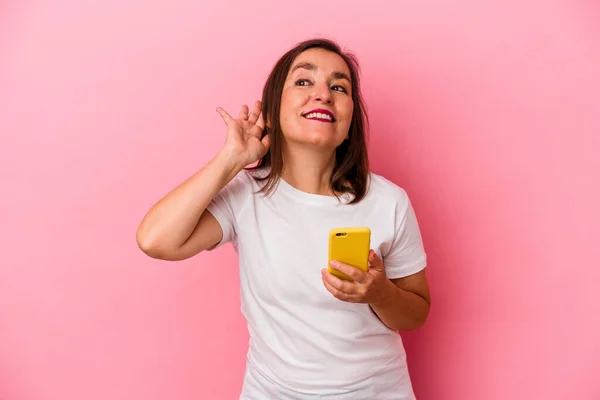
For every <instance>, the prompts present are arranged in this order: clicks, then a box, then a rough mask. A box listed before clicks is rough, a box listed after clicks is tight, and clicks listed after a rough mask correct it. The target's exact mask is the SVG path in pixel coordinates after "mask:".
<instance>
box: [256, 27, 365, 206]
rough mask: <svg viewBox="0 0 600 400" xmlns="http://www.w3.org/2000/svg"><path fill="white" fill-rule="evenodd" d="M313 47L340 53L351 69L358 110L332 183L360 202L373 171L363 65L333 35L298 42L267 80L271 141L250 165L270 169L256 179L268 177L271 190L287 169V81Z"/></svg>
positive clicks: (264, 105) (338, 155)
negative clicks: (282, 115) (283, 119)
mask: <svg viewBox="0 0 600 400" xmlns="http://www.w3.org/2000/svg"><path fill="white" fill-rule="evenodd" d="M312 48H320V49H324V50H327V51H330V52H332V53H335V54H338V55H339V56H340V57H342V59H343V60H344V61H345V62H346V64H347V65H348V69H349V70H350V79H351V80H352V82H351V83H352V85H351V86H352V100H353V102H354V111H353V114H352V121H351V123H350V128H349V130H348V140H344V142H343V143H342V144H340V145H339V146H338V147H337V149H336V157H335V165H334V168H333V173H332V174H331V181H330V184H331V189H332V190H333V192H334V193H336V195H337V193H349V194H351V195H352V196H353V199H352V200H351V201H350V202H349V204H354V203H358V202H359V201H361V200H362V199H363V197H364V196H365V194H366V192H367V184H368V175H369V159H368V155H367V145H366V132H367V127H368V117H367V114H366V107H365V104H364V102H363V100H362V96H361V92H360V86H359V76H358V73H359V71H360V68H359V65H358V61H357V59H356V57H355V56H354V55H353V54H352V53H350V52H347V51H346V52H345V51H342V49H341V48H340V46H339V45H338V44H337V43H335V42H334V41H332V40H329V39H311V40H306V41H304V42H301V43H298V44H297V45H296V46H295V47H294V48H292V49H291V50H289V51H288V52H287V53H285V54H284V55H283V56H282V57H281V58H280V59H279V60H278V61H277V63H276V64H275V66H274V67H273V70H272V71H271V74H270V75H269V77H268V79H267V81H266V83H265V86H264V89H263V95H262V113H263V115H264V116H265V120H267V119H269V122H270V123H269V124H268V126H266V127H265V129H264V131H263V137H264V136H265V135H267V134H269V135H270V142H271V144H270V146H269V150H268V152H267V154H266V155H265V156H264V157H262V158H261V159H260V160H259V161H258V163H257V164H256V165H255V166H253V167H249V168H247V169H249V170H258V169H263V168H269V169H270V171H269V173H268V175H266V176H263V177H255V179H259V180H260V179H266V180H267V183H266V184H265V186H264V187H263V188H262V189H261V190H260V192H265V193H269V192H271V191H272V190H273V188H274V186H275V185H276V184H277V181H278V180H279V178H280V176H281V171H282V169H283V146H282V144H283V134H282V131H281V125H280V121H279V110H280V106H281V94H282V91H283V85H284V83H285V80H286V78H287V75H288V72H289V70H290V68H291V67H292V63H293V62H294V60H295V59H296V57H298V55H300V53H302V52H303V51H305V50H308V49H312ZM266 116H268V118H267V117H266Z"/></svg>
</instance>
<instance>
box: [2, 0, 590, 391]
mask: <svg viewBox="0 0 600 400" xmlns="http://www.w3.org/2000/svg"><path fill="white" fill-rule="evenodd" d="M321 34H322V35H326V36H328V37H331V38H334V39H337V40H339V41H340V42H341V43H343V44H344V45H346V46H348V47H350V48H351V49H353V50H354V51H356V53H357V54H358V56H359V57H360V60H361V62H362V67H363V78H364V79H363V83H364V86H363V89H364V93H365V97H366V100H367V102H368V105H369V110H370V115H371V118H372V122H373V124H372V137H371V142H370V154H371V156H372V160H373V168H374V170H375V172H378V173H381V174H384V175H386V176H387V177H389V178H390V179H392V180H393V181H395V182H396V183H398V184H400V185H401V186H403V187H404V188H406V190H407V191H408V192H409V194H410V196H411V198H412V200H413V202H414V205H415V208H416V211H417V213H418V216H419V220H420V223H421V226H422V230H423V235H424V239H425V242H426V246H427V249H428V253H429V261H430V268H429V271H430V272H429V277H430V280H431V287H432V291H433V308H432V312H431V316H430V319H429V321H428V323H427V324H426V326H425V327H424V328H422V329H419V330H417V331H415V332H411V333H410V334H406V335H404V337H405V339H406V346H407V349H408V354H409V363H410V366H411V371H412V374H413V379H414V384H415V389H416V392H417V395H418V397H419V399H424V400H430V399H432V400H437V399H443V400H471V399H472V400H482V399H485V400H496V399H508V398H510V399H542V398H543V399H561V400H562V399H578V400H580V399H598V398H600V383H599V380H598V377H597V375H598V368H599V367H600V345H599V344H598V341H599V338H600V311H599V299H598V293H599V292H600V284H599V281H600V268H599V267H600V263H599V259H600V257H599V256H600V250H599V249H600V228H599V219H600V218H599V217H600V212H599V211H598V207H599V204H600V161H599V159H600V156H599V155H598V154H599V150H600V116H599V114H600V106H599V100H598V96H599V93H600V78H599V72H600V6H599V5H598V3H597V2H593V1H579V0H563V1H551V2H548V1H541V0H540V1H533V0H521V1H518V2H517V1H505V0H504V1H500V0H498V1H492V2H490V1H487V2H481V1H477V0H461V1H444V0H427V1H423V0H419V1H416V0H407V1H381V0H371V1H369V2H366V3H365V2H361V3H358V2H357V3H356V4H355V5H348V3H347V2H345V1H331V2H316V1H303V2H294V3H291V2H283V1H275V0H262V1H261V0H259V1H253V2H247V1H246V2H234V1H231V0H229V1H211V2H208V1H191V0H181V1H178V2H171V1H167V0H162V1H161V0H151V1H149V0H143V1H142V0H118V1H117V0H108V1H96V2H82V1H73V0H72V1H66V0H65V1H61V2H57V1H54V2H43V1H35V0H32V1H27V0H24V1H19V2H17V1H12V2H11V1H8V2H7V1H4V2H2V3H0V51H1V52H0V132H1V139H0V140H1V141H0V152H1V154H0V182H1V183H2V196H1V198H0V213H1V214H2V215H1V222H2V232H1V233H0V235H1V236H0V239H1V240H0V246H1V248H2V253H3V254H2V259H1V261H0V263H1V268H0V398H1V399H6V400H46V399H48V400H49V399H61V400H76V399H77V400H80V399H85V400H100V399H112V400H121V399H122V400H125V399H127V400H131V399H136V400H137V399H140V400H142V399H144V400H154V399H156V400H158V399H161V400H162V399H178V400H179V399H181V400H186V399H189V400H192V399H216V400H222V399H223V400H227V399H236V398H237V396H238V393H239V390H240V388H241V381H242V374H243V367H244V356H245V350H246V345H247V342H246V341H247V332H246V330H245V323H244V321H243V319H242V317H241V314H240V312H239V296H238V283H237V279H238V274H237V270H236V257H235V254H234V252H233V250H232V249H231V248H230V247H227V248H225V249H222V250H219V251H217V252H215V253H212V254H202V255H200V256H198V257H196V258H194V259H191V260H188V261H185V262H180V263H167V262H160V261H155V260H152V259H150V258H148V257H146V256H144V255H143V254H142V253H141V252H140V251H139V250H138V249H137V247H136V243H135V230H136V228H137V225H138V223H139V222H140V220H141V218H142V217H143V215H144V213H145V212H146V211H147V210H148V208H149V207H150V206H151V204H152V203H153V202H154V201H156V200H158V198H159V197H160V196H162V195H163V194H164V193H165V192H166V191H167V190H169V189H171V188H172V187H173V186H174V185H176V184H177V183H179V182H180V181H181V180H183V179H184V178H186V177H187V176H189V175H190V174H191V173H193V172H194V171H195V170H197V169H198V168H200V167H201V166H202V165H203V164H204V163H205V162H206V161H208V160H209V159H210V158H211V157H212V156H213V155H214V154H215V152H216V151H217V150H218V149H219V147H220V146H221V144H222V143H223V139H224V132H225V131H224V126H223V124H222V121H221V120H220V118H219V116H218V115H217V113H216V112H215V111H214V110H215V107H217V106H223V107H225V109H227V110H229V111H231V112H237V110H238V107H239V106H240V105H241V104H242V103H249V102H252V101H253V100H255V99H257V98H258V97H259V96H260V92H261V89H262V85H263V82H264V80H265V78H266V76H267V74H268V72H269V70H270V68H271V66H272V65H273V63H274V62H275V60H276V58H277V57H278V56H280V55H281V54H282V53H283V52H284V51H285V50H287V49H288V48H289V47H290V46H292V45H293V44H295V43H296V42H297V41H300V40H303V39H306V38H308V37H313V36H315V35H321Z"/></svg>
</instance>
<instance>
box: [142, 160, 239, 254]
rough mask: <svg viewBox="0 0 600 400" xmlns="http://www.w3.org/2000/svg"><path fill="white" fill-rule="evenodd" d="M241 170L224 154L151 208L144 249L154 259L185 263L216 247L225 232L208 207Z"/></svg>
mask: <svg viewBox="0 0 600 400" xmlns="http://www.w3.org/2000/svg"><path fill="white" fill-rule="evenodd" d="M241 170H242V167H240V166H239V165H238V164H236V161H235V159H234V158H233V157H231V156H229V155H228V154H226V153H224V152H220V153H219V154H218V155H217V156H216V157H215V158H213V159H212V160H211V161H210V162H209V163H208V164H206V165H205V166H204V167H203V168H202V169H200V170H199V171H198V172H196V173H195V174H194V175H192V176H191V177H190V178H188V179H187V180H186V181H185V182H183V183H182V184H180V185H179V186H177V187H176V188H175V189H173V190H172V191H171V192H169V193H168V194H167V195H166V196H165V197H163V198H162V199H161V200H160V201H159V202H158V203H156V204H155V205H154V206H153V207H152V208H151V209H150V211H149V212H148V213H147V214H146V216H145V218H144V219H143V220H142V222H141V224H140V226H139V228H138V230H137V235H136V238H137V243H138V246H139V247H140V249H142V251H144V253H146V254H147V255H149V256H150V257H153V258H160V259H164V260H183V259H185V258H188V257H191V256H193V255H195V254H197V253H199V252H201V251H203V250H206V249H208V248H209V247H212V246H214V245H216V244H217V243H218V242H219V241H221V239H222V237H223V231H222V230H221V226H220V225H219V223H218V222H217V220H216V219H215V217H213V216H212V214H210V212H208V211H206V207H207V206H208V204H209V203H210V201H211V200H212V199H213V198H214V197H215V196H216V194H217V193H218V192H219V191H220V190H221V189H222V188H223V187H224V186H225V185H226V184H227V183H229V181H231V180H232V179H233V178H234V177H235V175H236V174H237V173H238V172H240V171H241Z"/></svg>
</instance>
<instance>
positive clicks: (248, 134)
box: [217, 101, 270, 167]
mask: <svg viewBox="0 0 600 400" xmlns="http://www.w3.org/2000/svg"><path fill="white" fill-rule="evenodd" d="M261 106H262V104H261V102H260V101H257V102H255V103H254V105H253V106H252V110H249V109H248V106H246V105H243V106H242V109H241V110H240V113H239V114H238V116H237V118H233V117H232V116H231V115H229V114H228V113H227V111H225V110H224V109H222V108H221V107H217V112H218V113H219V115H220V116H221V118H223V121H224V122H225V125H227V137H226V139H225V145H224V150H226V151H227V152H228V153H230V154H231V155H232V156H235V157H236V158H238V159H239V162H240V163H241V164H243V165H242V166H243V167H245V166H246V165H248V164H252V163H254V162H256V161H258V160H259V159H260V158H262V157H263V156H264V155H265V154H266V153H267V150H268V149H269V144H270V142H269V135H266V136H265V137H262V134H263V129H264V128H265V121H264V119H263V116H262V111H261Z"/></svg>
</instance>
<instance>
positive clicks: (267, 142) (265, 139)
mask: <svg viewBox="0 0 600 400" xmlns="http://www.w3.org/2000/svg"><path fill="white" fill-rule="evenodd" d="M260 142H261V143H262V144H263V146H265V149H268V148H269V146H270V145H271V135H269V134H266V135H265V137H263V138H262V139H261V140H260Z"/></svg>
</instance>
